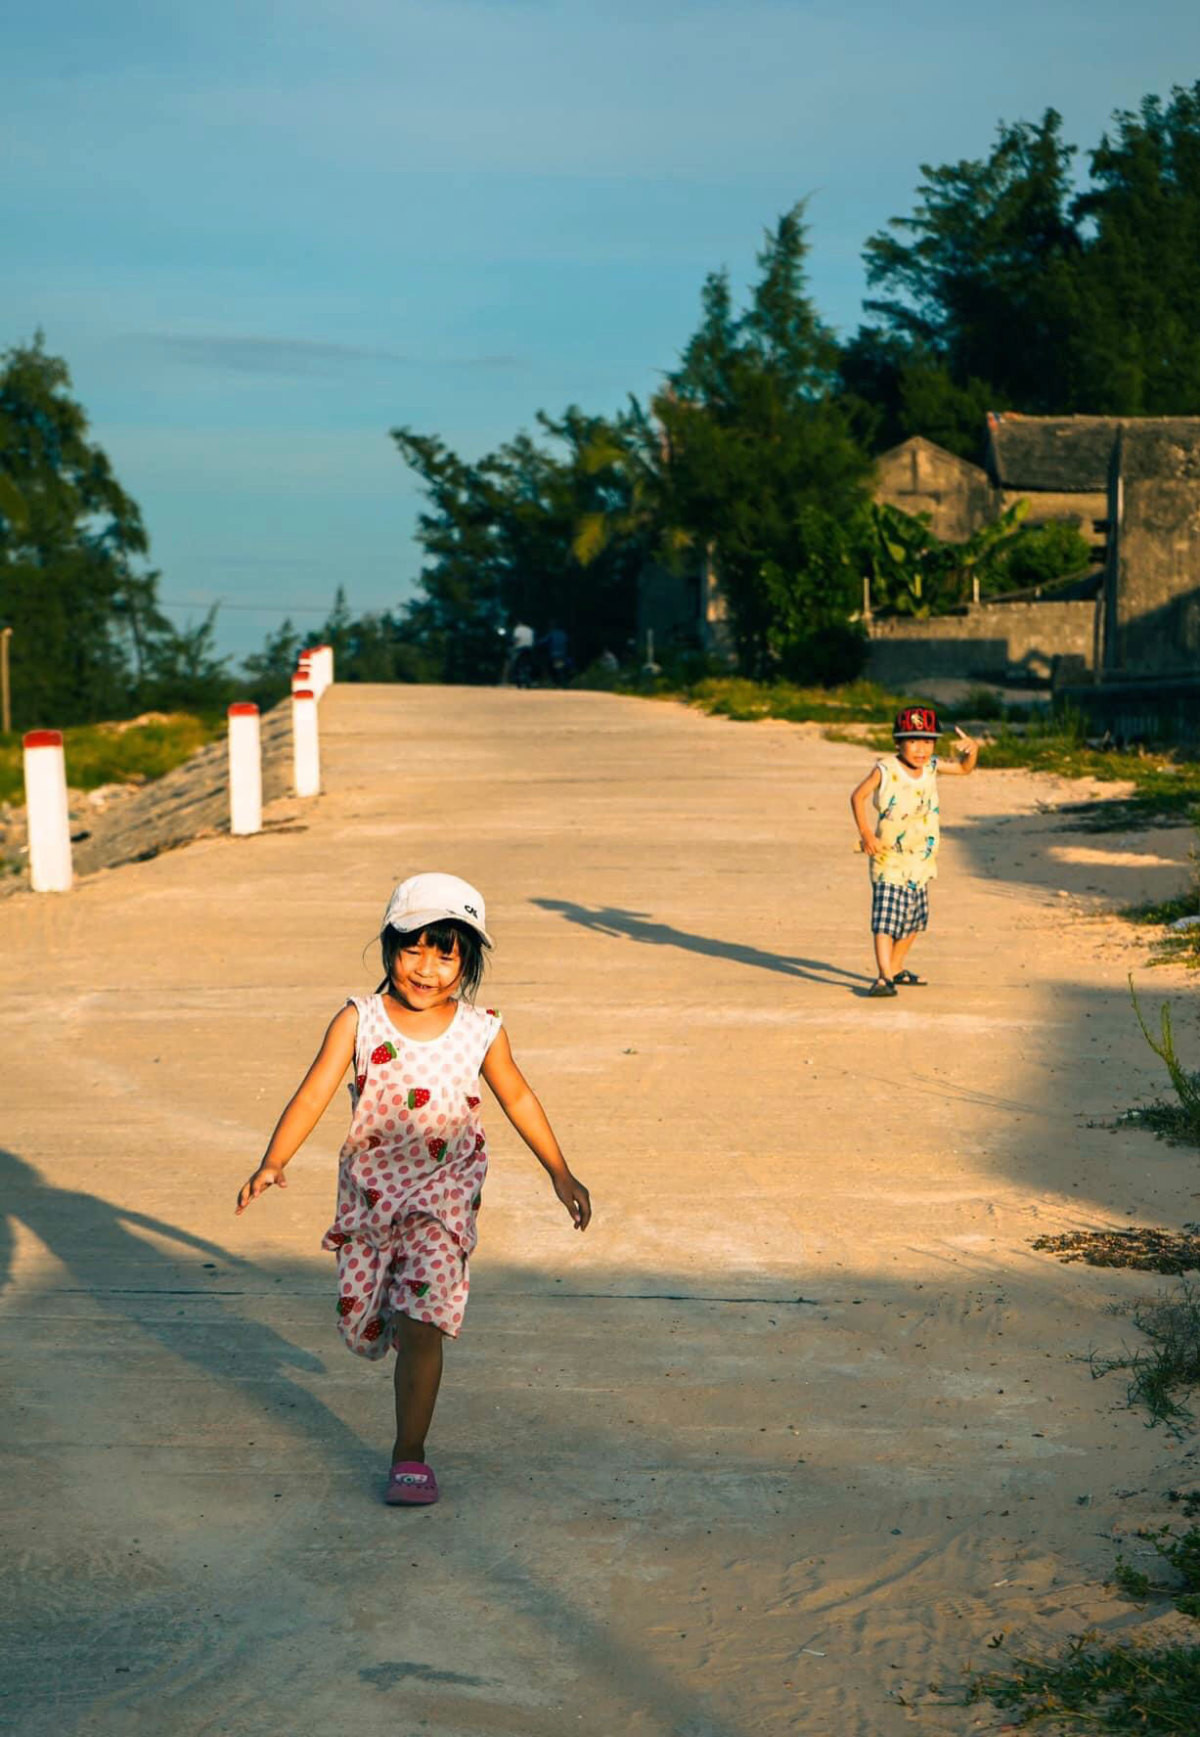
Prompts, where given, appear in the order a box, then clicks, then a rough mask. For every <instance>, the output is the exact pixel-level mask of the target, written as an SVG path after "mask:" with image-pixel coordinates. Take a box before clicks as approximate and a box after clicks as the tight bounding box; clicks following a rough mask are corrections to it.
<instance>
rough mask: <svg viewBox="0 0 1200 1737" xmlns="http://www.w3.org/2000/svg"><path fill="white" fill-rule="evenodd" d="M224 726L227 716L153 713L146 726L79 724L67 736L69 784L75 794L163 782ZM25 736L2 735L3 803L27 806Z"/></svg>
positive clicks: (0, 779) (132, 723)
mask: <svg viewBox="0 0 1200 1737" xmlns="http://www.w3.org/2000/svg"><path fill="white" fill-rule="evenodd" d="M225 727H226V720H225V715H224V713H223V712H202V713H192V712H172V713H150V714H147V716H146V719H145V721H144V722H143V721H141V720H138V719H132V720H130V721H129V722H128V723H112V724H76V725H73V726H70V727H68V728H67V729H65V730H64V731H63V751H64V754H65V756H66V762H67V783H68V784H69V785H71V787H72V788H73V789H76V790H95V789H96V788H97V787H98V786H99V785H101V784H124V783H128V782H130V781H132V780H138V779H143V778H161V777H162V776H163V774H164V773H166V772H171V771H173V770H174V768H175V767H176V766H179V765H181V764H182V763H183V761H184V760H187V759H188V758H189V757H190V756H191V755H192V754H194V753H195V752H196V750H197V748H203V747H204V746H205V744H206V743H208V742H212V741H214V740H215V739H216V738H217V737H218V736H220V735H221V734H222V733H223V732H224V730H225ZM24 800H25V778H24V769H23V759H22V751H21V736H20V734H19V733H18V732H17V731H15V730H13V731H10V732H9V733H8V734H7V735H0V802H18V803H20V802H24Z"/></svg>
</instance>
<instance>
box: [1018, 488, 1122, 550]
mask: <svg viewBox="0 0 1200 1737" xmlns="http://www.w3.org/2000/svg"><path fill="white" fill-rule="evenodd" d="M1017 501H1028V502H1029V512H1028V513H1027V514H1026V516H1025V519H1024V521H1023V522H1024V523H1025V524H1027V525H1044V524H1046V523H1048V522H1049V521H1050V520H1059V519H1061V520H1065V521H1066V522H1068V523H1073V524H1074V525H1075V526H1076V528H1077V529H1078V531H1079V532H1080V534H1081V535H1082V536H1084V537H1086V538H1087V540H1088V542H1089V543H1090V544H1091V545H1092V546H1093V548H1095V549H1102V548H1103V547H1104V542H1105V533H1104V531H1103V530H1097V529H1096V527H1097V525H1102V524H1103V523H1104V522H1105V521H1106V520H1107V518H1108V497H1107V496H1106V495H1104V494H1051V493H1050V492H1048V491H1043V490H1041V489H1002V490H1001V491H1000V507H1001V510H1002V511H1007V509H1008V508H1009V507H1011V506H1013V505H1014V504H1015V503H1016V502H1017Z"/></svg>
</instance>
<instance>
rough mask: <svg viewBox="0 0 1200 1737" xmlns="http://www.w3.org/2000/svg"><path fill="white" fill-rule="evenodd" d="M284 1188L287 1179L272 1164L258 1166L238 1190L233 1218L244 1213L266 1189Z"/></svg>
mask: <svg viewBox="0 0 1200 1737" xmlns="http://www.w3.org/2000/svg"><path fill="white" fill-rule="evenodd" d="M286 1187H287V1177H286V1176H285V1175H284V1174H283V1171H282V1170H280V1169H279V1168H278V1167H277V1166H276V1165H274V1164H260V1165H259V1167H258V1169H257V1170H256V1171H255V1172H254V1175H253V1176H252V1177H251V1178H250V1180H249V1182H243V1183H242V1186H241V1187H240V1188H239V1190H238V1203H237V1210H236V1211H235V1213H234V1217H235V1218H236V1217H237V1216H238V1213H242V1212H245V1210H246V1208H247V1207H248V1206H249V1204H250V1202H251V1201H252V1200H257V1199H258V1197H259V1195H260V1194H265V1193H266V1191H267V1189H268V1188H286Z"/></svg>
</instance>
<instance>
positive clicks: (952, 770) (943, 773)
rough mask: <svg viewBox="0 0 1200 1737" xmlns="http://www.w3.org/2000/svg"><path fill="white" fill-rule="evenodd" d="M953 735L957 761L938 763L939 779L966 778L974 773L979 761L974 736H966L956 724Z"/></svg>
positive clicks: (977, 745) (977, 747)
mask: <svg viewBox="0 0 1200 1737" xmlns="http://www.w3.org/2000/svg"><path fill="white" fill-rule="evenodd" d="M954 733H955V735H956V736H957V737H958V741H957V742H956V743H955V752H956V753H957V754H958V759H957V760H946V761H944V762H943V761H940V760H939V761H938V776H939V777H941V778H966V777H967V776H968V774H969V773H971V772H974V770H975V767H976V764H977V762H978V760H979V743H978V742H977V741H976V740H975V738H974V736H968V735H967V732H966V731H965V730H963V729H960V728H959V726H958V725H957V724H955V726H954Z"/></svg>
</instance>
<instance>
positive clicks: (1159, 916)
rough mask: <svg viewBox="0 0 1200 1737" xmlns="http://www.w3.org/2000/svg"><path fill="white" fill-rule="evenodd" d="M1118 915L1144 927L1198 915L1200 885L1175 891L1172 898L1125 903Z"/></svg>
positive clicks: (1199, 913)
mask: <svg viewBox="0 0 1200 1737" xmlns="http://www.w3.org/2000/svg"><path fill="white" fill-rule="evenodd" d="M1118 915H1119V916H1122V917H1124V919H1125V921H1126V922H1127V923H1139V924H1142V925H1144V926H1145V927H1146V928H1159V927H1161V926H1162V925H1163V924H1165V923H1177V922H1178V921H1179V919H1180V917H1195V916H1197V915H1200V886H1197V887H1193V888H1192V889H1191V890H1190V892H1186V893H1177V894H1176V896H1175V897H1174V898H1173V899H1158V900H1157V901H1156V900H1153V899H1152V900H1150V901H1149V903H1147V904H1144V905H1126V907H1125V909H1124V910H1123V911H1120V912H1118Z"/></svg>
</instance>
